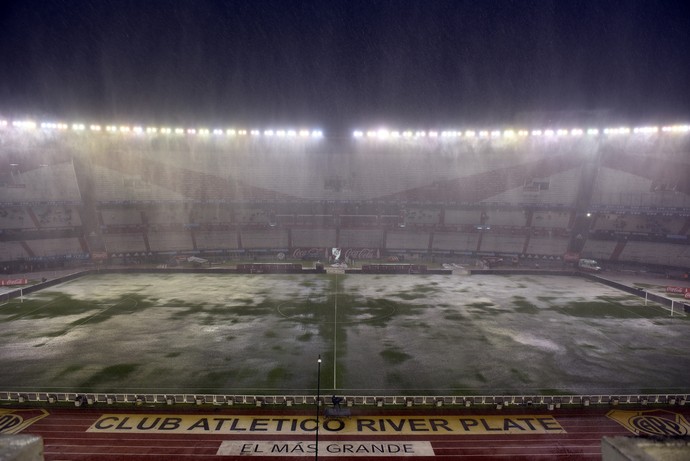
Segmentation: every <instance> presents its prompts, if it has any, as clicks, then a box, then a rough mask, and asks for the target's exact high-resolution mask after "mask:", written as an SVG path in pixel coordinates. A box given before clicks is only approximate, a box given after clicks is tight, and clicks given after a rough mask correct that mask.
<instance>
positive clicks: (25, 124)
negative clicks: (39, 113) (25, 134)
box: [12, 120, 36, 130]
mask: <svg viewBox="0 0 690 461" xmlns="http://www.w3.org/2000/svg"><path fill="white" fill-rule="evenodd" d="M12 126H14V127H16V128H23V129H26V130H33V129H34V128H36V122H33V121H31V120H15V121H13V122H12Z"/></svg>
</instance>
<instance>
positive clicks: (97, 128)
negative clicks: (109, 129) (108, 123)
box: [89, 125, 101, 131]
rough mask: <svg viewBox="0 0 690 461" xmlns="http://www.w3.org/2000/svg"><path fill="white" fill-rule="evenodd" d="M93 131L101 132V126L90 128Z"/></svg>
mask: <svg viewBox="0 0 690 461" xmlns="http://www.w3.org/2000/svg"><path fill="white" fill-rule="evenodd" d="M89 129H90V130H91V131H101V126H100V125H91V126H90V127H89Z"/></svg>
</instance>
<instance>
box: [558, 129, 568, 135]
mask: <svg viewBox="0 0 690 461" xmlns="http://www.w3.org/2000/svg"><path fill="white" fill-rule="evenodd" d="M556 136H568V130H564V129H558V130H556Z"/></svg>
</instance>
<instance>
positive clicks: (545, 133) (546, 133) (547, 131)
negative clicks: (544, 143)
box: [544, 130, 555, 136]
mask: <svg viewBox="0 0 690 461" xmlns="http://www.w3.org/2000/svg"><path fill="white" fill-rule="evenodd" d="M554 134H555V133H554V131H553V130H544V136H553V135H554Z"/></svg>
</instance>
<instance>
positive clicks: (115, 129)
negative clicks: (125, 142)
mask: <svg viewBox="0 0 690 461" xmlns="http://www.w3.org/2000/svg"><path fill="white" fill-rule="evenodd" d="M105 131H107V132H109V133H114V132H116V131H117V127H116V126H112V125H108V126H106V127H105Z"/></svg>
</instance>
